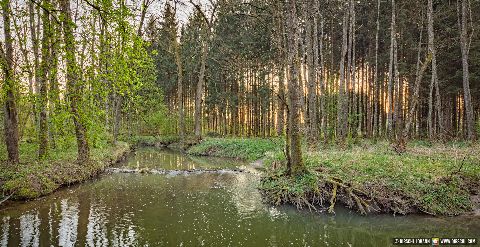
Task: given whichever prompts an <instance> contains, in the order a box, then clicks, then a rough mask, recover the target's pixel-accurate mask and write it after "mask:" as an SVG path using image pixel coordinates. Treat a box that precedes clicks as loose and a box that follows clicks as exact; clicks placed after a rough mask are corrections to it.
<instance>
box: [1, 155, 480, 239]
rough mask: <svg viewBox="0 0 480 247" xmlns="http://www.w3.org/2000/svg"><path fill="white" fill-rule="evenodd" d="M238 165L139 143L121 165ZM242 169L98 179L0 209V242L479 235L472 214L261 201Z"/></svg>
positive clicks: (251, 177) (250, 177)
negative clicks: (397, 213)
mask: <svg viewBox="0 0 480 247" xmlns="http://www.w3.org/2000/svg"><path fill="white" fill-rule="evenodd" d="M243 165H245V164H243V163H240V162H238V161H237V162H236V161H232V160H221V159H209V158H205V159H204V158H195V159H192V158H191V157H188V156H184V155H182V154H179V153H176V152H172V151H169V150H159V149H152V148H146V149H140V150H137V152H136V155H135V156H132V157H130V158H129V159H128V160H127V161H126V162H124V163H122V164H120V165H119V167H125V168H138V167H140V168H142V167H144V168H150V169H175V170H182V169H185V170H187V169H202V168H203V169H207V168H233V167H238V166H243ZM258 181H259V178H258V176H256V175H253V174H250V173H202V174H180V175H152V174H123V173H115V174H108V175H105V176H103V177H101V178H99V179H97V180H95V181H91V182H88V183H85V184H81V185H78V186H74V187H71V188H66V189H63V190H61V191H58V192H56V193H54V194H52V195H50V196H47V197H44V198H42V199H39V200H36V201H32V202H27V203H18V204H15V205H12V206H11V207H9V208H7V209H5V210H3V211H0V246H50V245H53V246H57V245H59V246H202V245H204V246H286V245H291V246H389V245H391V243H392V238H393V237H399V236H401V237H427V238H430V237H478V236H480V219H479V218H478V217H477V218H472V217H470V218H467V217H456V218H443V217H436V218H435V217H426V216H416V215H413V216H406V217H393V216H391V215H374V216H368V217H365V216H359V215H357V214H356V213H355V212H350V211H349V210H347V209H343V208H337V209H336V212H337V214H336V215H335V216H332V215H324V214H315V213H310V212H308V211H297V210H296V209H294V208H292V207H288V206H284V207H272V206H270V205H266V204H263V203H262V200H261V196H260V194H259V192H258V191H257V189H256V186H257V185H258Z"/></svg>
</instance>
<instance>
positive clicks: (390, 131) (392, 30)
mask: <svg viewBox="0 0 480 247" xmlns="http://www.w3.org/2000/svg"><path fill="white" fill-rule="evenodd" d="M395 19H396V17H395V0H392V22H391V27H390V62H389V64H388V89H387V107H388V109H387V136H388V137H390V138H392V135H393V83H394V78H393V74H394V68H393V62H394V50H395V43H396V31H395V26H396V24H395Z"/></svg>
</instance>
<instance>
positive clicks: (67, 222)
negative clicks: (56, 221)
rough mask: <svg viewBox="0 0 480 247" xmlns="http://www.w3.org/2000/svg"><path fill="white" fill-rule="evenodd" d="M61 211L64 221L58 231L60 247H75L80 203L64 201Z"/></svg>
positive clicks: (61, 221)
mask: <svg viewBox="0 0 480 247" xmlns="http://www.w3.org/2000/svg"><path fill="white" fill-rule="evenodd" d="M61 210H62V213H61V216H62V219H61V220H60V226H59V229H58V245H60V246H75V242H76V241H77V227H78V203H77V202H73V203H72V202H69V200H68V199H64V200H62V202H61Z"/></svg>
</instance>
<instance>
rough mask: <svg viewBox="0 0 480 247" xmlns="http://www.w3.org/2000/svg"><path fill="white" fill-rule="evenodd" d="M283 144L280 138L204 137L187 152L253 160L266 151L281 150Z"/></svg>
mask: <svg viewBox="0 0 480 247" xmlns="http://www.w3.org/2000/svg"><path fill="white" fill-rule="evenodd" d="M283 145H284V141H283V139H281V138H269V139H262V138H206V139H204V140H203V141H202V142H200V143H199V144H197V145H194V146H193V147H191V148H190V149H188V151H187V153H188V154H191V155H199V156H216V157H225V158H237V159H243V160H247V161H254V160H258V159H261V158H263V157H265V155H266V153H267V152H281V150H282V149H283Z"/></svg>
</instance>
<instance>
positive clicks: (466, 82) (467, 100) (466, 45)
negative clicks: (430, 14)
mask: <svg viewBox="0 0 480 247" xmlns="http://www.w3.org/2000/svg"><path fill="white" fill-rule="evenodd" d="M430 1H431V0H430ZM458 5H460V6H458ZM457 6H458V7H457V13H458V26H459V29H460V49H461V52H462V69H463V100H464V104H465V118H466V122H467V138H468V139H469V140H474V139H475V138H476V133H475V117H474V113H473V106H472V95H471V93H470V75H469V71H468V66H469V65H468V56H469V52H470V44H471V37H470V40H469V38H468V37H467V36H468V30H467V29H468V28H467V21H468V19H467V18H468V17H467V0H461V4H459V3H458V1H457Z"/></svg>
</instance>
